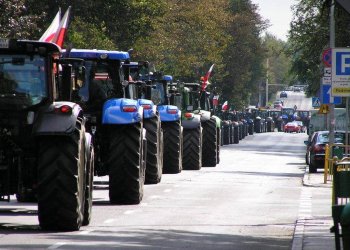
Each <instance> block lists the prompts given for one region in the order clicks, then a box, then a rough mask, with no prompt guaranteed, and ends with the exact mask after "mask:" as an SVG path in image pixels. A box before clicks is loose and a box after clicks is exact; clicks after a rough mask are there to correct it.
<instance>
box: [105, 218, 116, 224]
mask: <svg viewBox="0 0 350 250" xmlns="http://www.w3.org/2000/svg"><path fill="white" fill-rule="evenodd" d="M113 221H114V219H107V220H105V221H104V222H103V223H106V224H108V223H112V222H113Z"/></svg>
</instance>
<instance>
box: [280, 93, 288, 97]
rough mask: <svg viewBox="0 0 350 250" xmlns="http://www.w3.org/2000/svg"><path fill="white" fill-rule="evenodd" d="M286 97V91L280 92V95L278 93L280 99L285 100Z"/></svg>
mask: <svg viewBox="0 0 350 250" xmlns="http://www.w3.org/2000/svg"><path fill="white" fill-rule="evenodd" d="M287 97H288V96H287V92H286V91H282V92H281V93H280V98H287Z"/></svg>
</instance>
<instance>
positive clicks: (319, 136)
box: [304, 131, 345, 173]
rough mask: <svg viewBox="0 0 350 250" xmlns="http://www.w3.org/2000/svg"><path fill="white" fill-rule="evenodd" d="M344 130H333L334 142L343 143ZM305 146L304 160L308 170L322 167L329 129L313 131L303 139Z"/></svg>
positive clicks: (314, 170) (311, 171) (313, 170)
mask: <svg viewBox="0 0 350 250" xmlns="http://www.w3.org/2000/svg"><path fill="white" fill-rule="evenodd" d="M344 140H345V131H335V132H334V143H335V144H344ZM304 143H305V145H306V146H307V148H306V154H305V161H306V164H308V165H309V172H310V173H316V172H317V169H318V168H324V160H325V147H326V144H328V143H329V131H317V132H314V133H313V134H312V135H311V136H310V137H309V140H307V141H304Z"/></svg>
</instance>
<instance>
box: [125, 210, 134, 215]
mask: <svg viewBox="0 0 350 250" xmlns="http://www.w3.org/2000/svg"><path fill="white" fill-rule="evenodd" d="M133 213H135V210H126V211H125V212H124V214H133Z"/></svg>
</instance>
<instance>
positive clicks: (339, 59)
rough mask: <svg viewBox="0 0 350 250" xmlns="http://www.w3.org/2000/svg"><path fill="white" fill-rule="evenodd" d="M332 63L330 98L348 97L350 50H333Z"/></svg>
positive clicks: (349, 91)
mask: <svg viewBox="0 0 350 250" xmlns="http://www.w3.org/2000/svg"><path fill="white" fill-rule="evenodd" d="M332 62H333V63H332V96H350V49H349V48H335V49H333V50H332Z"/></svg>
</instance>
